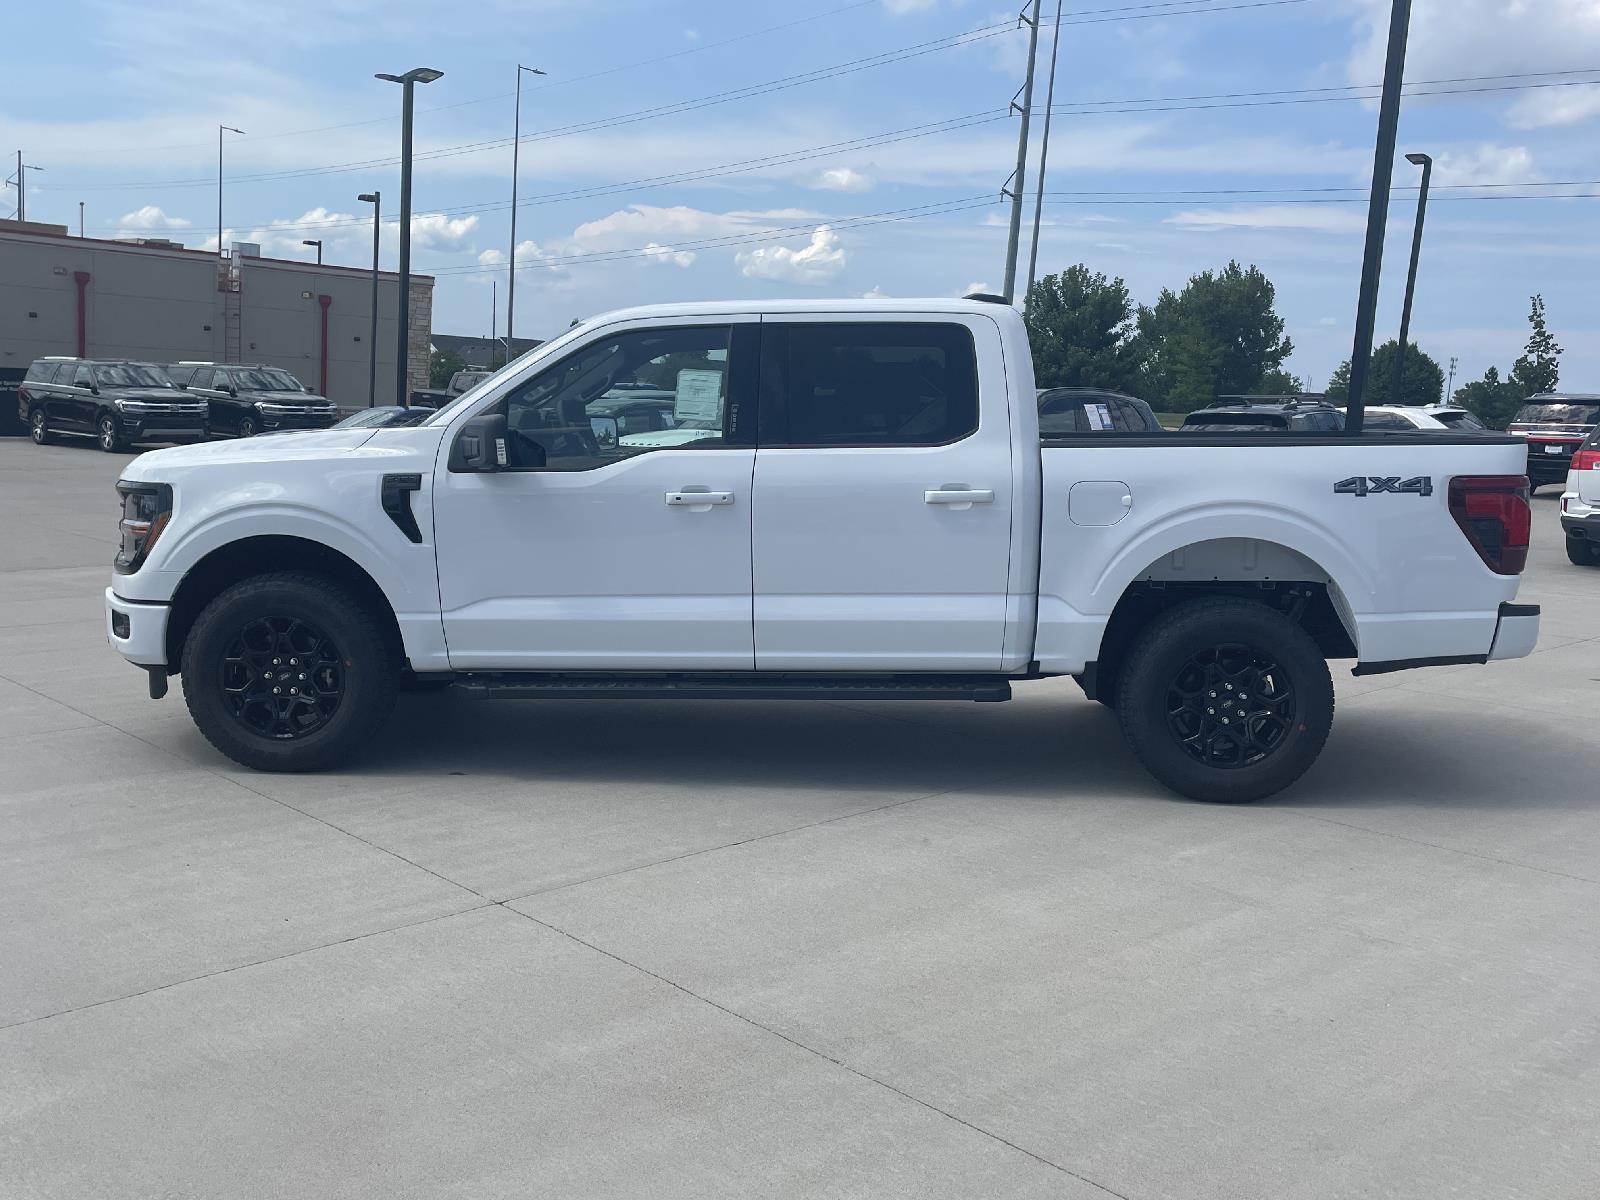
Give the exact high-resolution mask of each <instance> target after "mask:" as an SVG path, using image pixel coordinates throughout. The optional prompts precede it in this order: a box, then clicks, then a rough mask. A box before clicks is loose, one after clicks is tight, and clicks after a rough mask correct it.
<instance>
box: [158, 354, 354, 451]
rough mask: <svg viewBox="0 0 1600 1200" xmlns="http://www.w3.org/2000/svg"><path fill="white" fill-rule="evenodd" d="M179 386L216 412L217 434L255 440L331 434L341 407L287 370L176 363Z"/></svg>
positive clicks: (174, 373) (212, 425)
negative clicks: (282, 434) (295, 432)
mask: <svg viewBox="0 0 1600 1200" xmlns="http://www.w3.org/2000/svg"><path fill="white" fill-rule="evenodd" d="M170 370H171V371H172V378H173V382H175V383H176V384H177V385H178V386H179V387H181V388H185V389H187V390H188V392H189V394H190V395H192V396H203V397H205V400H206V402H207V403H208V404H209V405H210V406H211V415H210V428H211V432H212V433H223V434H232V435H233V436H235V437H252V436H254V435H255V434H258V433H265V432H267V431H268V430H274V429H327V428H328V427H329V426H331V425H333V424H334V423H335V422H336V421H338V420H339V409H338V406H337V405H335V404H333V403H331V402H330V401H328V400H327V399H325V398H324V397H322V396H319V395H317V394H316V393H315V392H311V391H308V390H307V389H306V386H305V385H304V384H303V383H301V382H300V381H299V380H298V379H296V378H295V377H294V376H293V375H291V374H289V372H287V371H285V370H284V369H283V368H282V367H269V366H266V365H264V364H260V363H253V364H252V363H220V364H219V363H194V362H183V363H173V364H172V366H171V368H170Z"/></svg>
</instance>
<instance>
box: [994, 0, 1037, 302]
mask: <svg viewBox="0 0 1600 1200" xmlns="http://www.w3.org/2000/svg"><path fill="white" fill-rule="evenodd" d="M1032 7H1033V18H1032V19H1031V20H1030V19H1029V18H1028V17H1027V16H1026V15H1020V16H1019V17H1018V20H1020V21H1024V22H1026V23H1027V25H1028V74H1027V77H1026V78H1025V79H1024V80H1023V83H1022V127H1021V128H1020V129H1019V130H1017V169H1016V171H1015V172H1014V173H1013V174H1012V176H1011V190H1010V193H1009V195H1010V196H1011V228H1010V231H1009V232H1008V233H1007V234H1006V283H1005V287H1004V288H1002V289H1001V295H1002V296H1003V297H1004V298H1005V302H1006V303H1007V304H1010V303H1011V301H1012V297H1013V295H1014V294H1015V292H1016V290H1017V241H1018V239H1019V238H1020V237H1021V234H1022V193H1023V192H1024V191H1025V190H1026V189H1027V186H1028V117H1029V115H1030V114H1031V113H1032V111H1033V60H1034V55H1035V53H1036V52H1037V50H1038V49H1039V0H1033V6H1032ZM1016 106H1017V98H1016V97H1015V96H1013V97H1011V107H1012V108H1015V107H1016ZM1006 194H1007V193H1006V192H1005V190H1004V189H1002V191H1001V195H1006Z"/></svg>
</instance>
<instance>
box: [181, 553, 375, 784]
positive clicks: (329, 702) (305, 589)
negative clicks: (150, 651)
mask: <svg viewBox="0 0 1600 1200" xmlns="http://www.w3.org/2000/svg"><path fill="white" fill-rule="evenodd" d="M263 629H265V631H266V634H265V636H266V638H267V640H266V641H263V640H262V637H263V634H262V631H263ZM297 630H298V631H299V632H298V633H297V632H296V631H297ZM252 631H254V632H252ZM307 631H309V632H307ZM273 637H283V638H286V639H288V640H287V641H286V642H284V647H285V649H284V650H283V652H281V653H277V652H276V650H277V645H278V643H276V642H274V641H272V640H270V639H271V638H273ZM246 638H252V639H254V640H252V641H250V642H249V643H248V644H247V643H246V641H245V639H246ZM296 639H298V641H297V640H296ZM296 644H298V645H300V646H301V647H303V649H302V651H301V652H302V653H306V654H307V655H308V658H307V662H306V663H295V661H294V657H292V656H291V654H290V653H289V651H291V650H292V649H293V647H294V645H296ZM263 645H265V646H266V647H267V648H266V649H262V648H261V647H262V646H263ZM182 662H183V698H184V700H185V701H186V702H187V703H188V705H189V713H190V715H191V716H192V717H193V718H194V723H195V724H196V725H197V726H199V728H200V732H201V733H203V734H205V737H206V740H207V741H209V742H210V743H211V744H212V745H213V746H215V747H216V748H217V749H218V750H220V751H222V753H224V754H226V755H227V756H228V757H229V758H231V759H233V761H234V762H236V763H239V764H240V765H242V766H246V767H253V768H255V769H256V770H258V771H320V770H325V769H326V768H328V767H332V766H335V765H337V764H339V763H342V762H344V761H345V760H346V759H348V758H349V757H350V756H351V755H353V754H355V753H356V752H357V751H358V750H359V749H360V748H361V747H362V746H363V745H365V744H366V743H367V741H368V740H369V739H370V738H371V737H372V736H373V734H375V733H376V732H377V731H378V729H379V727H380V726H381V725H382V724H383V722H384V721H385V719H386V718H387V717H388V716H389V712H390V710H391V709H392V708H393V707H394V699H395V693H396V691H397V690H398V685H399V677H400V668H399V665H398V664H397V663H396V662H395V659H394V655H393V653H392V652H391V650H390V648H389V644H388V642H387V640H386V639H385V638H384V635H383V630H382V628H381V627H380V625H379V623H378V618H377V615H376V614H374V613H373V612H371V611H370V610H369V609H368V608H367V607H366V606H365V605H364V604H363V603H362V602H361V600H360V598H359V597H357V596H356V595H354V594H353V593H352V592H350V591H349V590H348V589H347V588H345V587H344V586H342V585H341V584H339V583H337V582H336V581H334V580H332V579H328V578H326V577H325V576H322V575H315V574H311V573H309V572H300V571H282V572H272V573H270V574H264V575H257V576H255V577H254V578H252V579H246V580H244V581H243V582H242V583H236V584H234V585H233V586H232V587H231V588H229V589H228V590H227V591H225V592H223V593H222V594H221V595H219V596H218V597H217V598H216V599H214V600H213V601H211V603H210V604H208V605H206V607H205V609H204V610H203V611H202V612H201V613H200V616H199V617H198V618H197V619H196V620H195V623H194V626H193V628H192V629H191V630H190V631H189V636H188V639H187V641H186V642H185V643H184V647H183V656H182ZM273 664H278V666H273ZM279 667H281V668H283V669H284V670H285V671H286V672H287V673H286V674H281V675H275V674H274V672H277V671H278V669H279ZM308 668H309V670H308ZM308 675H309V676H310V681H309V682H301V681H302V680H305V679H306V678H307V676H308ZM271 685H276V686H277V687H280V688H282V689H284V690H285V693H286V692H287V691H289V690H291V689H293V690H298V689H300V688H305V689H307V690H306V692H305V693H304V694H302V695H297V697H296V698H295V699H293V700H291V699H288V698H287V695H286V694H285V695H280V694H279V693H276V692H273V693H268V692H267V690H266V689H267V688H268V687H269V686H271ZM279 714H287V715H279ZM263 725H269V726H270V730H269V729H264V728H262V726H263Z"/></svg>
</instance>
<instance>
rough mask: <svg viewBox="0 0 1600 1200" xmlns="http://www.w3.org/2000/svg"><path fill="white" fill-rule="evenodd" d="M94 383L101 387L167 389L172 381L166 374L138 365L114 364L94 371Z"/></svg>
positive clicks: (154, 368)
mask: <svg viewBox="0 0 1600 1200" xmlns="http://www.w3.org/2000/svg"><path fill="white" fill-rule="evenodd" d="M94 378H95V382H96V383H98V384H99V385H100V386H101V387H155V388H169V387H171V386H172V380H170V379H168V378H167V375H166V372H165V371H162V370H159V369H158V368H156V367H146V366H143V365H142V364H140V363H115V364H113V365H111V366H99V367H96V368H95V369H94Z"/></svg>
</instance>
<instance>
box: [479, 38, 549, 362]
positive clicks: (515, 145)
mask: <svg viewBox="0 0 1600 1200" xmlns="http://www.w3.org/2000/svg"><path fill="white" fill-rule="evenodd" d="M524 71H526V72H527V73H528V74H529V75H543V74H544V72H543V71H541V70H539V68H538V67H525V66H523V65H522V64H521V63H518V64H517V111H516V115H515V116H514V117H512V119H511V278H510V279H509V280H507V282H506V357H507V359H508V360H509V359H510V357H511V345H512V342H511V339H512V338H514V337H516V331H515V330H514V329H513V328H512V324H511V323H512V321H513V320H514V319H515V315H516V307H517V162H518V151H519V150H520V149H521V148H522V75H523V72H524ZM489 332H490V333H493V332H494V326H493V325H490V326H489Z"/></svg>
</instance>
